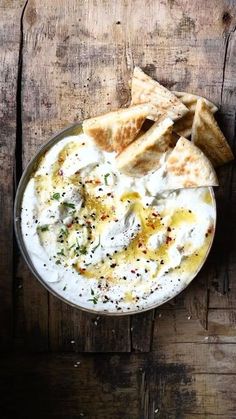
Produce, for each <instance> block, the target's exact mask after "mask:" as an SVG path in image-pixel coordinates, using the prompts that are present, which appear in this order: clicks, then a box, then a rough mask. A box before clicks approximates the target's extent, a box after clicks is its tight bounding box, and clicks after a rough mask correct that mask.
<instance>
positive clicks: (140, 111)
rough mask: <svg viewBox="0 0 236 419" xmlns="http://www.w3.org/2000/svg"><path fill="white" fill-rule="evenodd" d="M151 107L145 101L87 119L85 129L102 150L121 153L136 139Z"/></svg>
mask: <svg viewBox="0 0 236 419" xmlns="http://www.w3.org/2000/svg"><path fill="white" fill-rule="evenodd" d="M151 109H152V106H151V105H149V104H146V103H143V104H140V105H135V106H130V107H129V108H125V109H119V110H118V111H113V112H109V113H107V114H105V115H101V116H97V117H95V118H91V119H86V120H85V121H84V122H83V131H84V133H85V134H87V135H89V136H90V137H92V138H93V140H94V142H95V143H96V145H97V146H98V147H99V148H101V149H102V150H105V151H113V150H115V151H116V152H118V153H119V152H121V151H122V150H123V149H124V148H125V147H127V146H128V144H129V143H131V142H132V141H133V140H134V139H135V137H136V136H137V134H138V133H139V131H140V129H141V127H142V125H143V122H144V120H145V119H146V117H147V115H148V114H149V112H150V110H151Z"/></svg>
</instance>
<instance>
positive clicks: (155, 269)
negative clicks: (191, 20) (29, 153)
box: [21, 134, 216, 313]
mask: <svg viewBox="0 0 236 419" xmlns="http://www.w3.org/2000/svg"><path fill="white" fill-rule="evenodd" d="M162 174H163V168H161V169H159V170H157V171H156V172H154V173H151V174H148V175H146V176H144V177H143V178H132V177H129V176H125V175H124V174H121V173H120V172H119V171H118V169H117V168H116V164H115V154H114V153H107V152H104V151H101V150H99V149H98V148H96V146H95V145H94V143H93V142H92V140H91V139H90V137H88V136H86V135H84V134H80V135H77V136H71V137H67V138H64V139H63V140H61V141H60V142H58V143H57V144H56V145H54V146H53V147H51V148H50V150H49V151H48V152H46V154H45V155H44V156H43V157H42V158H41V159H40V162H39V164H38V167H37V170H36V171H35V172H34V174H33V175H32V177H31V179H30V181H29V183H28V185H27V187H26V189H25V192H24V196H23V202H22V214H21V228H22V234H23V238H24V242H25V246H26V249H27V252H28V254H29V256H30V259H31V261H32V263H33V265H34V267H35V269H36V271H37V272H38V274H39V275H40V276H41V277H42V279H43V280H44V281H45V282H46V283H47V284H48V286H49V287H50V288H51V289H52V290H53V291H54V292H56V293H57V294H59V295H60V296H62V297H63V298H65V299H67V300H68V301H69V302H72V303H73V304H76V305H78V306H80V307H82V308H85V309H90V310H91V309H93V310H96V311H104V312H106V311H107V312H113V313H119V312H133V311H138V310H143V309H145V308H146V309H147V308H149V307H151V306H152V305H157V304H161V303H163V302H164V301H166V300H168V299H169V298H171V297H172V296H174V295H175V294H177V293H178V292H179V291H181V290H182V289H183V288H184V287H185V286H186V285H187V284H188V283H189V282H190V280H191V279H192V278H193V276H194V275H195V274H196V272H197V271H198V269H199V267H200V266H201V264H202V262H203V260H204V258H205V256H206V254H207V252H208V249H209V247H210V245H211V242H212V235H213V232H214V226H215V218H216V212H215V204H214V202H213V200H212V195H211V191H210V189H209V188H196V189H182V190H176V191H168V192H165V191H163V181H162V180H163V179H162Z"/></svg>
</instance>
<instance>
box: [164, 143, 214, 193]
mask: <svg viewBox="0 0 236 419" xmlns="http://www.w3.org/2000/svg"><path fill="white" fill-rule="evenodd" d="M163 182H164V184H165V187H166V189H180V188H197V187H200V186H218V180H217V176H216V173H215V170H214V168H213V166H212V164H211V162H210V161H209V160H208V158H207V157H206V156H205V154H204V153H203V152H202V151H201V150H200V149H199V148H198V147H196V146H195V145H194V144H193V143H192V142H191V141H189V140H187V139H186V138H184V137H180V139H179V140H178V141H177V144H176V146H175V148H174V149H173V150H172V151H171V153H170V154H169V156H168V157H167V160H166V169H165V174H164V179H163Z"/></svg>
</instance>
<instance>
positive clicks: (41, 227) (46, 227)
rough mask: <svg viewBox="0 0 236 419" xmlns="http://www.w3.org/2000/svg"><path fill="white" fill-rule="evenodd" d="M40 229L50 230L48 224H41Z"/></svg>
mask: <svg viewBox="0 0 236 419" xmlns="http://www.w3.org/2000/svg"><path fill="white" fill-rule="evenodd" d="M38 229H39V230H41V231H48V230H49V228H48V225H45V226H39V227H38Z"/></svg>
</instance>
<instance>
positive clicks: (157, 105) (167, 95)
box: [131, 67, 188, 121]
mask: <svg viewBox="0 0 236 419" xmlns="http://www.w3.org/2000/svg"><path fill="white" fill-rule="evenodd" d="M131 96H132V99H131V103H132V105H135V104H138V103H145V102H147V103H152V105H153V112H152V113H150V115H149V116H148V118H149V119H152V120H153V121H158V120H159V119H160V117H169V118H171V119H172V120H173V121H176V120H177V119H179V118H182V117H183V115H185V114H186V113H187V112H188V108H187V107H186V106H185V105H184V104H183V103H182V102H181V101H180V100H179V99H178V98H177V97H176V96H175V95H174V94H173V93H172V92H170V91H169V90H168V89H166V88H165V87H164V86H162V85H161V84H160V83H158V82H157V81H156V80H153V79H152V78H151V77H149V76H148V75H147V74H145V73H144V72H143V71H142V70H141V68H139V67H135V68H134V72H133V77H132V81H131Z"/></svg>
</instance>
